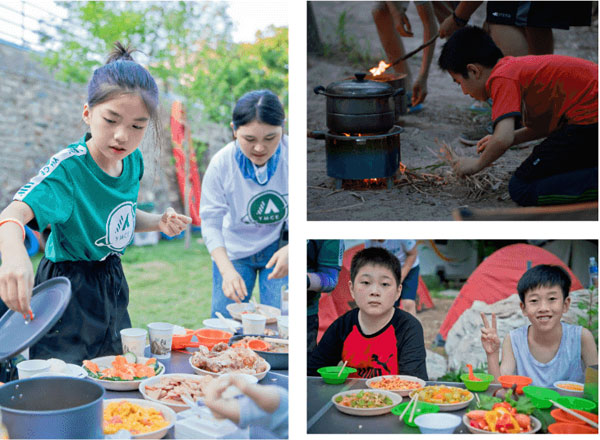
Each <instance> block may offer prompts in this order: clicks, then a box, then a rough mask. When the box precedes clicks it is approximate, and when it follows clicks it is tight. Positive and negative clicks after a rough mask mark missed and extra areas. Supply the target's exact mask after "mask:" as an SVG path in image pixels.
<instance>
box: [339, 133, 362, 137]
mask: <svg viewBox="0 0 600 440" xmlns="http://www.w3.org/2000/svg"><path fill="white" fill-rule="evenodd" d="M342 134H343V135H344V136H347V137H351V136H362V133H357V134H350V133H342Z"/></svg>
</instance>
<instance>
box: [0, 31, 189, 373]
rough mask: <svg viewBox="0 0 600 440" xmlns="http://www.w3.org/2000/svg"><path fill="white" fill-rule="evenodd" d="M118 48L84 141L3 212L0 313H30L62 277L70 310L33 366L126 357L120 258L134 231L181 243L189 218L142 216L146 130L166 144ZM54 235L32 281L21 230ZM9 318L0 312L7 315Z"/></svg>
mask: <svg viewBox="0 0 600 440" xmlns="http://www.w3.org/2000/svg"><path fill="white" fill-rule="evenodd" d="M131 53H132V50H130V49H129V48H125V47H123V46H122V45H121V44H120V43H118V42H117V43H116V44H115V48H114V50H113V51H112V53H111V54H110V56H109V58H108V61H107V63H106V64H105V65H104V66H102V67H99V68H98V69H96V70H95V71H94V74H93V76H92V78H91V80H90V82H89V84H88V100H87V103H86V104H85V105H84V106H83V115H82V116H83V120H84V122H85V123H86V124H87V125H88V126H89V133H86V134H85V135H84V136H83V137H82V138H81V139H80V140H79V141H77V142H75V143H73V144H71V145H69V146H68V147H67V148H65V149H63V150H62V151H60V152H59V153H57V154H56V155H54V156H53V157H52V158H50V160H49V161H48V163H47V164H46V165H45V166H44V167H43V168H42V169H41V170H40V172H39V173H38V174H37V175H36V176H35V177H33V178H32V179H31V181H30V182H29V183H27V184H26V185H24V186H23V187H22V188H21V189H20V190H19V191H17V193H16V194H15V196H14V199H13V202H12V203H10V205H8V207H7V208H6V209H4V211H2V213H0V253H1V254H2V257H3V259H2V265H1V266H0V299H1V300H2V302H0V309H2V308H4V309H5V306H6V307H8V308H10V309H12V310H15V311H16V312H19V313H23V314H30V313H31V309H30V300H31V294H32V287H33V285H34V284H35V285H37V284H40V283H41V282H43V281H46V280H48V279H50V278H54V277H58V276H64V277H67V278H68V279H69V280H70V281H71V292H72V296H71V301H70V302H69V305H68V306H67V309H66V310H65V312H64V314H63V315H62V318H61V319H60V320H59V321H58V323H57V324H56V325H55V326H54V327H53V328H52V329H50V331H49V332H48V333H47V334H46V335H45V336H44V337H43V338H42V339H41V340H40V341H39V342H38V343H36V344H35V345H33V346H32V347H31V348H30V357H31V358H38V359H48V358H53V357H56V358H60V359H62V360H64V361H67V362H74V363H81V361H83V360H84V359H92V358H95V357H98V356H104V355H113V354H118V353H120V352H121V343H120V333H119V332H120V330H121V329H123V328H127V327H131V321H130V319H129V314H128V313H127V305H128V303H129V288H128V286H127V281H126V280H125V276H124V274H123V268H122V266H121V259H120V256H121V255H122V254H123V253H124V251H125V248H126V247H127V246H128V245H129V244H130V243H131V241H132V240H133V234H134V232H142V231H162V232H163V233H165V234H167V235H169V236H174V235H177V234H179V233H180V232H181V231H182V230H183V229H184V228H185V227H186V225H187V224H188V223H190V222H191V219H190V218H189V217H186V216H183V215H179V214H177V213H175V211H173V210H172V209H171V208H169V209H167V211H166V212H165V213H164V214H162V215H160V214H150V213H147V212H143V211H141V210H139V209H137V197H138V191H139V186H140V180H141V178H142V176H143V172H144V163H143V159H142V154H141V152H140V151H139V150H138V146H139V145H140V143H141V141H142V139H143V137H144V133H145V132H146V129H147V128H148V126H149V125H152V128H153V130H154V137H155V140H158V139H160V137H161V136H160V128H159V127H160V125H159V124H158V122H159V121H158V115H157V108H158V87H157V85H156V82H155V81H154V79H153V78H152V76H151V75H150V73H149V72H148V71H147V70H146V69H145V68H144V67H142V66H141V65H140V64H138V63H136V62H135V61H134V60H133V58H132V57H131ZM25 224H30V225H31V226H32V227H33V228H35V229H38V230H40V231H42V230H44V229H45V228H46V227H47V226H48V225H49V226H50V227H51V232H50V235H49V237H48V240H47V244H46V248H45V255H44V258H43V259H42V261H41V262H40V265H39V267H38V270H37V273H36V275H35V280H34V275H33V267H32V264H31V261H30V259H29V257H28V255H27V251H26V249H25V246H24V243H23V239H24V226H23V225H25ZM0 312H2V310H0Z"/></svg>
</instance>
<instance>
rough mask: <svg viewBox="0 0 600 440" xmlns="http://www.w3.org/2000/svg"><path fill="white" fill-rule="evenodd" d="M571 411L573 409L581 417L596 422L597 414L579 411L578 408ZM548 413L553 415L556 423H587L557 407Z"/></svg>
mask: <svg viewBox="0 0 600 440" xmlns="http://www.w3.org/2000/svg"><path fill="white" fill-rule="evenodd" d="M571 411H575V412H576V413H577V414H581V415H582V416H583V417H586V418H588V419H590V420H591V421H592V422H596V423H598V414H594V413H591V412H587V411H581V410H578V409H572V410H571ZM550 415H551V416H552V417H554V420H556V421H557V422H558V423H577V424H578V425H587V423H585V422H584V421H583V420H579V419H578V418H577V417H574V416H572V415H571V414H569V413H568V412H565V411H563V410H562V409H559V408H556V409H553V410H552V411H550Z"/></svg>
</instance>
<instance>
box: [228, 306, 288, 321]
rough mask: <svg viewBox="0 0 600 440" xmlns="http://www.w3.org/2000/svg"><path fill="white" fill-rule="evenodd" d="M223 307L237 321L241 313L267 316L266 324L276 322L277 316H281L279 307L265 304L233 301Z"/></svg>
mask: <svg viewBox="0 0 600 440" xmlns="http://www.w3.org/2000/svg"><path fill="white" fill-rule="evenodd" d="M225 308H226V309H227V311H228V312H229V314H230V315H231V317H232V318H233V319H237V320H238V321H241V320H242V315H243V314H245V313H258V314H260V315H264V316H265V317H266V318H267V324H275V323H276V322H277V317H278V316H281V310H280V309H278V308H277V307H273V306H268V305H266V304H250V303H233V304H228V305H227V306H225ZM238 325H239V323H238Z"/></svg>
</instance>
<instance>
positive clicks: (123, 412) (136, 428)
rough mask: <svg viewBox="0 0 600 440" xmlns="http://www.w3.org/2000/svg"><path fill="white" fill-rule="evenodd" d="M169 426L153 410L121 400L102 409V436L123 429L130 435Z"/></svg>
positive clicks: (158, 412) (159, 413) (162, 417)
mask: <svg viewBox="0 0 600 440" xmlns="http://www.w3.org/2000/svg"><path fill="white" fill-rule="evenodd" d="M168 425H169V422H167V421H166V420H165V418H164V416H163V415H162V413H161V412H160V411H159V410H157V409H155V408H144V407H141V406H139V405H135V404H133V403H130V402H127V401H126V400H123V401H121V402H111V403H109V404H108V405H106V408H104V434H107V435H108V434H114V433H116V432H117V431H119V430H121V429H125V430H127V431H129V432H131V434H134V435H135V434H141V433H145V432H152V431H158V430H159V429H162V428H164V427H166V426H168Z"/></svg>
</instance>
